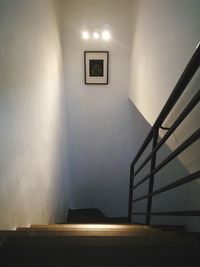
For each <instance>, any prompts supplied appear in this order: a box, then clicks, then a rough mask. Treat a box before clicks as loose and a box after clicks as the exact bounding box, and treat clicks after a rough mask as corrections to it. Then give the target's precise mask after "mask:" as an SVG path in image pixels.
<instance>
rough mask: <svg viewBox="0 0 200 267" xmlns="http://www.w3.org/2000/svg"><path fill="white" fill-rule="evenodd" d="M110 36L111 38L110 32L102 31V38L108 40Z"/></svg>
mask: <svg viewBox="0 0 200 267" xmlns="http://www.w3.org/2000/svg"><path fill="white" fill-rule="evenodd" d="M110 38H111V35H110V33H109V32H108V31H103V32H102V39H103V40H105V41H108V40H110Z"/></svg>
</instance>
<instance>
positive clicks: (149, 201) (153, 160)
mask: <svg viewBox="0 0 200 267" xmlns="http://www.w3.org/2000/svg"><path fill="white" fill-rule="evenodd" d="M158 132H159V128H158V127H156V128H155V129H154V132H153V144H152V150H153V149H154V148H155V146H156V145H157V142H158ZM156 153H157V152H154V153H153V154H152V157H151V172H152V171H153V170H154V169H155V166H156ZM153 185H154V174H152V175H151V176H150V179H149V189H148V194H151V193H152V192H153ZM151 206H152V196H149V197H148V198H147V215H146V224H147V225H149V224H150V219H151V216H150V215H149V212H151Z"/></svg>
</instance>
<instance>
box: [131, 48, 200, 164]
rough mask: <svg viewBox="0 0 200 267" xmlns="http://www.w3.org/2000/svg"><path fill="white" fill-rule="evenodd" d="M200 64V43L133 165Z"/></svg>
mask: <svg viewBox="0 0 200 267" xmlns="http://www.w3.org/2000/svg"><path fill="white" fill-rule="evenodd" d="M199 66H200V45H198V46H197V48H196V50H195V51H194V53H193V55H192V57H191V59H190V61H189V63H188V64H187V66H186V68H185V70H184V71H183V73H182V75H181V77H180V79H179V80H178V82H177V84H176V86H175V87H174V89H173V91H172V93H171V95H170V96H169V98H168V100H167V102H166V104H165V105H164V107H163V109H162V110H161V112H160V114H159V116H158V118H157V119H156V121H155V123H154V125H153V127H152V129H151V130H150V132H149V134H148V136H147V138H146V139H145V141H144V142H143V144H142V146H141V148H140V149H139V151H138V153H137V154H136V156H135V158H134V160H133V161H132V164H131V165H134V164H135V163H136V162H137V161H138V159H139V158H140V156H141V155H142V153H143V152H144V150H145V148H146V147H147V145H148V144H149V142H150V141H151V139H152V137H153V130H154V129H156V128H157V127H160V126H161V125H162V123H163V122H164V120H165V119H166V117H167V116H168V114H169V112H170V111H171V110H172V108H173V107H174V105H175V104H176V102H177V101H178V99H179V98H180V96H181V95H182V93H183V92H184V90H185V88H186V87H187V85H188V84H189V82H190V80H191V79H192V77H193V76H194V74H195V72H196V71H197V69H198V68H199Z"/></svg>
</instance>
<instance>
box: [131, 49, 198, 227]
mask: <svg viewBox="0 0 200 267" xmlns="http://www.w3.org/2000/svg"><path fill="white" fill-rule="evenodd" d="M199 66H200V45H198V46H197V48H196V50H195V52H194V54H193V56H192V58H191V59H190V61H189V63H188V65H187V66H186V68H185V70H184V72H183V74H182V75H181V77H180V79H179V80H178V82H177V84H176V86H175V88H174V90H173V91H172V93H171V95H170V97H169V98H168V100H167V102H166V104H165V105H164V107H163V109H162V111H161V113H160V114H159V116H158V118H157V120H156V121H155V123H154V125H153V126H152V128H151V130H150V132H149V134H148V135H147V137H146V139H145V141H144V143H143V144H142V146H141V147H140V149H139V151H138V153H137V154H136V156H135V158H134V160H133V162H132V163H131V166H130V187H129V207H128V218H129V222H131V221H132V216H133V215H145V216H146V224H150V218H151V216H153V215H154V216H200V210H192V211H169V212H152V211H151V207H152V198H153V196H155V195H158V194H161V193H163V192H166V191H168V190H171V189H173V188H175V187H178V186H181V185H183V184H186V183H189V182H191V181H194V180H195V179H198V178H200V170H198V171H196V172H194V173H192V174H190V175H187V176H186V177H183V178H181V179H179V180H178V181H176V182H173V183H170V184H168V185H167V186H164V187H162V188H160V189H159V190H156V191H153V187H154V176H155V174H156V173H157V172H158V171H160V170H161V169H162V168H163V167H164V166H166V165H167V164H168V163H169V162H170V161H172V160H173V159H174V158H175V157H177V156H178V155H179V154H180V153H182V152H183V151H185V150H186V149H187V148H188V147H190V146H191V145H192V144H193V143H194V142H196V141H197V140H198V139H199V138H200V129H198V130H196V131H195V132H194V133H193V134H192V135H191V136H190V137H188V138H187V139H186V140H185V141H184V142H183V143H182V144H181V145H180V146H178V147H177V148H176V149H175V150H174V151H173V152H172V153H171V154H170V155H169V156H168V157H166V158H165V159H164V160H163V161H162V162H160V163H159V164H158V165H157V166H156V156H157V152H158V150H159V149H160V148H161V146H162V145H163V144H165V142H166V141H167V139H168V138H169V137H170V136H171V135H172V134H173V132H174V131H175V130H176V129H177V128H178V126H179V125H180V124H181V123H182V122H183V121H184V119H185V118H186V117H187V116H188V115H189V114H190V112H191V111H192V110H193V109H194V107H195V106H196V105H197V104H198V103H199V101H200V90H198V92H197V93H196V94H195V96H194V97H193V98H192V100H191V101H190V102H189V103H188V104H187V106H186V107H185V108H184V110H183V111H182V112H181V114H180V115H179V116H178V118H177V119H176V120H175V121H174V122H173V124H172V125H171V127H170V128H166V127H163V126H162V124H163V122H164V121H165V119H166V118H167V116H168V114H169V113H170V111H171V110H172V108H173V107H174V106H175V104H176V103H177V101H178V99H179V98H180V97H181V95H182V93H183V92H184V90H185V89H186V87H187V85H188V84H189V82H190V81H191V79H192V77H193V76H194V74H195V73H196V71H197V70H198V68H199ZM160 128H161V129H165V130H167V132H166V134H165V135H164V136H163V138H162V139H161V140H160V141H159V139H158V137H159V129H160ZM151 142H152V150H151V152H150V154H149V155H148V156H147V157H146V158H145V160H144V161H143V162H142V164H141V165H140V166H139V167H138V168H137V169H136V170H135V165H136V163H137V162H138V160H139V159H140V157H141V156H142V154H143V153H144V151H145V150H146V148H147V147H148V145H149V144H150V143H151ZM148 162H150V172H149V173H148V174H147V175H146V176H145V177H143V178H142V179H141V180H140V181H138V182H137V183H135V184H134V180H135V176H136V175H137V174H138V173H139V172H140V171H141V170H142V169H143V168H144V167H145V166H146V164H147V163H148ZM147 181H148V182H149V186H148V193H147V194H145V195H143V196H141V197H138V198H135V199H134V198H133V192H134V190H135V189H136V188H137V187H139V186H140V185H141V184H143V183H144V182H147ZM144 199H147V208H146V212H133V203H135V202H138V201H140V200H144Z"/></svg>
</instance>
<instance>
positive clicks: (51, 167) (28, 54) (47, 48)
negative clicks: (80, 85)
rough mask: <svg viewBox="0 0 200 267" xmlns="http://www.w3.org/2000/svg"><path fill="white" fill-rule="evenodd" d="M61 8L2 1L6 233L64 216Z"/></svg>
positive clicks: (0, 93) (38, 0)
mask: <svg viewBox="0 0 200 267" xmlns="http://www.w3.org/2000/svg"><path fill="white" fill-rule="evenodd" d="M58 10H59V7H58V5H57V3H56V2H54V1H51V0H18V1H15V0H1V1H0V125H1V126H0V228H1V229H8V228H14V227H16V226H26V225H28V224H30V223H48V222H55V221H60V220H61V219H62V218H63V216H64V213H65V212H66V208H67V205H66V199H67V198H66V192H67V183H66V181H65V180H64V176H65V171H64V168H63V157H62V146H63V144H62V135H63V132H62V125H63V119H62V113H63V111H62V94H63V91H62V88H63V81H62V75H61V74H62V60H61V48H60V40H59V30H58V21H57V16H58V15H59V14H57V11H58ZM65 165H66V161H65Z"/></svg>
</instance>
